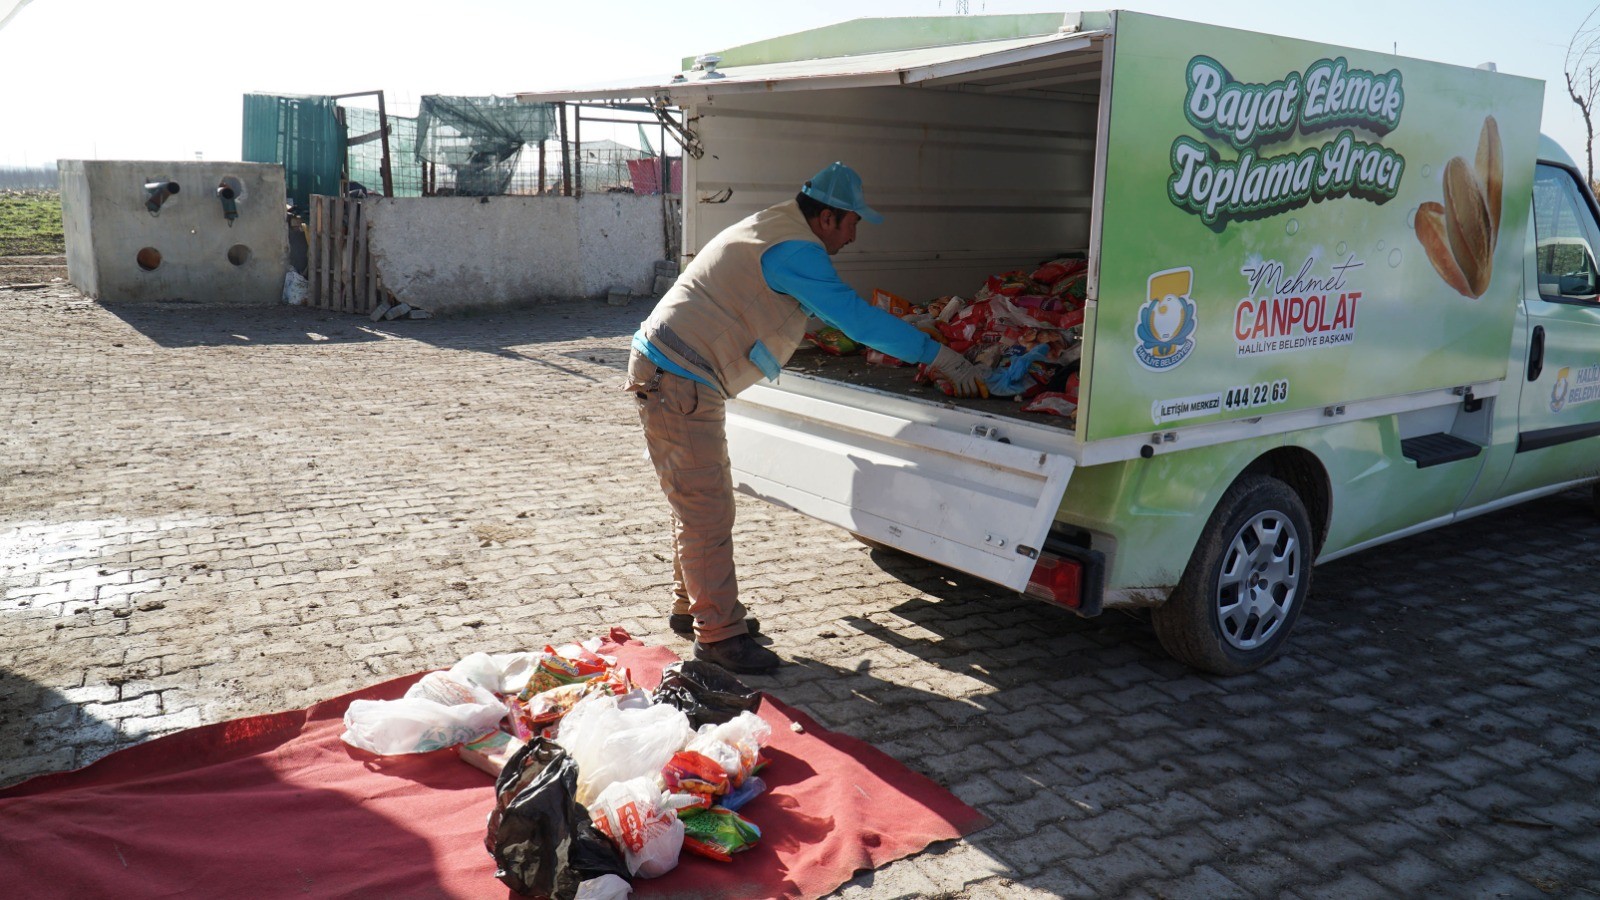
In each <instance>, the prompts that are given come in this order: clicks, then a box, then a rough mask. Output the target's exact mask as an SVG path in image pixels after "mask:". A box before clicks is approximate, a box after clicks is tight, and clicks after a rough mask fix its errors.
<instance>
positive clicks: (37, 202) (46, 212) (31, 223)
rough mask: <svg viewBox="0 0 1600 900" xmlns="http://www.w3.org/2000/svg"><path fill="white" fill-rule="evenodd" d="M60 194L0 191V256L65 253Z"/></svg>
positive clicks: (54, 192) (53, 192)
mask: <svg viewBox="0 0 1600 900" xmlns="http://www.w3.org/2000/svg"><path fill="white" fill-rule="evenodd" d="M66 247H67V241H66V237H65V235H63V234H62V226H61V192H60V191H0V256H41V255H45V254H60V253H65V252H66Z"/></svg>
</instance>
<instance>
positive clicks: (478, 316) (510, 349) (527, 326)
mask: <svg viewBox="0 0 1600 900" xmlns="http://www.w3.org/2000/svg"><path fill="white" fill-rule="evenodd" d="M99 305H100V306H101V307H102V308H104V309H105V310H106V311H107V312H109V313H111V314H112V315H114V316H116V317H117V318H119V319H121V320H122V321H123V322H125V323H126V324H127V325H128V326H129V327H131V328H133V329H134V330H135V331H137V332H139V333H140V334H141V335H143V336H145V337H146V338H148V339H150V340H151V341H152V342H154V343H155V344H157V345H159V346H161V347H167V348H178V347H248V346H270V345H296V344H298V345H304V346H308V347H335V346H342V345H345V344H350V343H366V342H376V341H383V340H389V339H399V340H412V341H417V342H419V343H423V344H429V345H432V346H435V347H439V348H442V349H448V350H465V351H470V352H474V353H492V354H496V355H499V356H505V357H507V358H511V359H522V360H528V361H534V362H541V363H544V364H545V365H553V364H551V363H549V362H548V361H545V360H539V359H536V358H535V357H533V356H530V355H528V354H524V353H522V352H520V351H519V350H517V349H516V348H518V347H523V346H530V345H538V344H543V343H548V342H554V341H570V340H573V339H576V338H582V337H593V338H599V339H610V338H616V337H619V336H625V335H631V334H632V333H633V332H634V331H635V330H636V329H637V328H638V327H639V318H640V317H641V315H643V314H644V313H647V312H648V310H627V309H621V310H619V309H617V308H613V307H608V306H606V305H604V304H595V303H593V302H564V303H548V304H538V305H529V306H523V307H518V308H514V309H504V310H494V311H484V312H466V313H462V314H458V315H449V316H440V317H438V318H433V319H421V320H411V319H401V320H395V321H387V322H373V321H371V320H370V319H368V318H367V317H366V316H365V315H356V314H352V313H341V312H331V311H329V310H319V309H309V308H307V307H303V306H272V307H239V306H220V305H214V304H202V303H188V302H150V303H131V302H124V303H101V304H99ZM568 355H569V356H574V354H568ZM578 355H579V356H581V355H582V354H578ZM607 355H615V354H611V353H610V352H609V351H608V354H607ZM621 358H622V365H624V366H625V365H626V362H627V356H626V353H625V352H624V353H623V355H622V357H621ZM556 368H561V367H560V366H556ZM564 371H565V370H564ZM573 374H576V370H573Z"/></svg>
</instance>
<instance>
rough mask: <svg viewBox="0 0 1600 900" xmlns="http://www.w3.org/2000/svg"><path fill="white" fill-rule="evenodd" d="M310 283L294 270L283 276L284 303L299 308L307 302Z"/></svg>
mask: <svg viewBox="0 0 1600 900" xmlns="http://www.w3.org/2000/svg"><path fill="white" fill-rule="evenodd" d="M309 285H310V283H309V282H307V281H306V277H305V276H304V275H301V274H300V273H299V272H296V271H295V270H293V269H290V270H289V271H287V272H285V273H284V274H283V302H285V303H287V304H289V305H290V306H299V305H300V304H302V303H305V302H306V288H307V287H309Z"/></svg>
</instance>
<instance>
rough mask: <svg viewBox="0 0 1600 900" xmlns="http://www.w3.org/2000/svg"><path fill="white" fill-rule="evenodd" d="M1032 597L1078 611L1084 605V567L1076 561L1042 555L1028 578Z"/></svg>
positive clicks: (1028, 590) (1028, 593) (1027, 592)
mask: <svg viewBox="0 0 1600 900" xmlns="http://www.w3.org/2000/svg"><path fill="white" fill-rule="evenodd" d="M1024 593H1026V594H1027V595H1028V596H1030V597H1038V598H1039V599H1040V600H1048V601H1050V602H1051V603H1055V604H1059V605H1061V606H1065V607H1067V608H1068V609H1077V608H1078V607H1079V606H1080V605H1082V603H1083V565H1082V564H1081V563H1079V562H1078V561H1076V560H1071V559H1062V558H1061V557H1059V556H1054V555H1052V554H1049V553H1040V554H1039V562H1038V564H1037V565H1035V566H1034V567H1033V574H1032V575H1029V576H1028V589H1027V590H1026V591H1025V592H1024Z"/></svg>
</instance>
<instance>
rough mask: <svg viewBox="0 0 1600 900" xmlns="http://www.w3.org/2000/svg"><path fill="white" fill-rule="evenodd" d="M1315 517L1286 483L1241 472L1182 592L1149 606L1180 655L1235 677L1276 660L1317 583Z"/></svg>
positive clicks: (1166, 643) (1169, 646)
mask: <svg viewBox="0 0 1600 900" xmlns="http://www.w3.org/2000/svg"><path fill="white" fill-rule="evenodd" d="M1311 561H1312V534H1311V520H1310V517H1309V516H1308V515H1307V514H1306V508H1305V504H1304V503H1302V502H1301V500H1300V496H1299V495H1298V494H1296V493H1295V492H1294V491H1293V490H1292V489H1291V488H1290V487H1289V486H1288V485H1286V484H1284V483H1283V482H1281V481H1279V480H1278V479H1276V478H1271V477H1268V476H1265V475H1251V476H1247V477H1245V478H1241V479H1240V480H1239V481H1237V482H1235V483H1234V485H1233V486H1232V487H1231V488H1229V489H1228V492H1227V493H1226V494H1224V495H1223V496H1222V500H1221V502H1219V503H1218V504H1217V508H1216V510H1215V511H1214V512H1212V514H1211V520H1210V521H1209V522H1208V523H1207V524H1206V530H1205V532H1204V533H1203V534H1202V535H1201V538H1200V543H1199V545H1198V546H1196V547H1195V551H1194V556H1193V557H1192V558H1191V559H1190V560H1189V566H1188V568H1187V569H1186V570H1185V571H1184V574H1183V580H1182V581H1181V582H1179V584H1178V588H1177V590H1175V591H1173V593H1172V597H1171V598H1170V599H1169V600H1168V601H1167V602H1166V603H1165V604H1164V605H1162V606H1159V607H1157V608H1156V609H1154V610H1153V611H1152V612H1151V617H1150V618H1151V624H1153V625H1154V626H1155V632H1156V638H1157V639H1158V640H1160V641H1161V646H1162V647H1163V648H1165V649H1166V651H1167V652H1168V653H1170V654H1172V655H1173V657H1175V658H1177V659H1178V660H1180V661H1182V662H1185V663H1187V664H1189V665H1191V666H1194V667H1195V668H1197V669H1203V670H1205V671H1207V672H1213V673H1216V674H1218V675H1237V674H1240V673H1243V672H1248V671H1250V670H1252V669H1256V668H1259V667H1260V666H1262V665H1263V664H1265V663H1266V662H1267V661H1268V660H1270V659H1272V657H1273V656H1275V655H1276V654H1277V652H1278V649H1279V648H1280V647H1282V646H1283V642H1284V641H1285V640H1286V639H1287V638H1288V637H1289V632H1290V630H1292V629H1293V628H1294V623H1295V620H1296V619H1297V618H1299V616H1300V607H1301V606H1302V605H1304V601H1305V597H1306V593H1307V591H1309V590H1310V588H1311Z"/></svg>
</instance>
